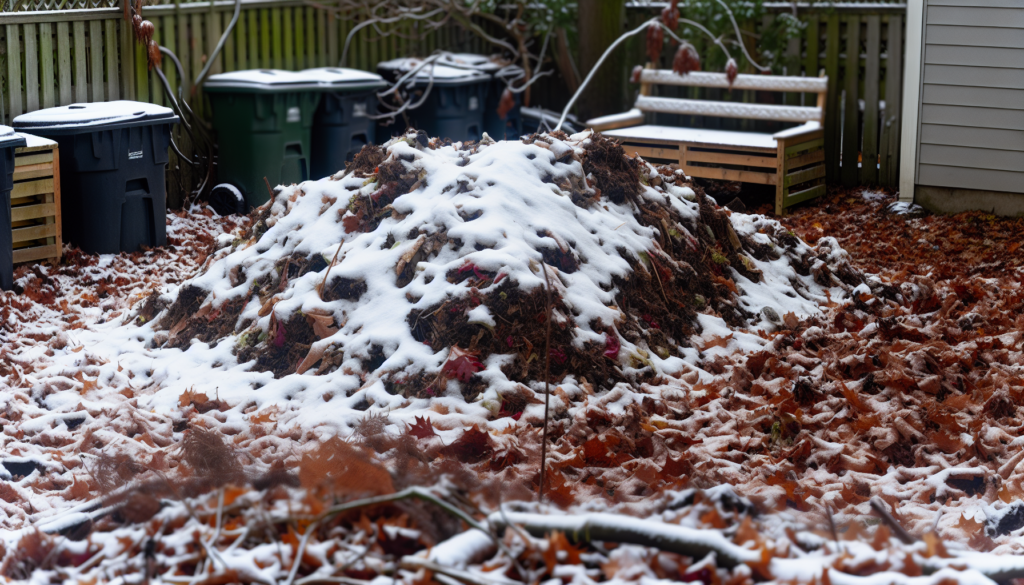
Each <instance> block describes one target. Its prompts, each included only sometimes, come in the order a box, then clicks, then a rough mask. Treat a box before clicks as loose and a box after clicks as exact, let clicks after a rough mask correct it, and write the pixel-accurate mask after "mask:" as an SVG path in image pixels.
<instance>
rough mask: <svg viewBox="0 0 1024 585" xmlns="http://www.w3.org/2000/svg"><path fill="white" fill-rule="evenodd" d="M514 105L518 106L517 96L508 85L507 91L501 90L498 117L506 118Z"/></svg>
mask: <svg viewBox="0 0 1024 585" xmlns="http://www.w3.org/2000/svg"><path fill="white" fill-rule="evenodd" d="M514 107H516V98H515V96H514V95H512V92H511V91H510V90H509V89H508V88H507V87H506V88H505V91H503V92H501V100H500V101H498V117H499V118H501V119H502V120H504V119H505V116H507V115H508V113H509V112H511V111H512V108H514Z"/></svg>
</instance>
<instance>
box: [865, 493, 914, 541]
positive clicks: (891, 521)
mask: <svg viewBox="0 0 1024 585" xmlns="http://www.w3.org/2000/svg"><path fill="white" fill-rule="evenodd" d="M869 503H870V504H871V509H872V510H874V512H875V514H877V515H878V517H879V518H881V519H882V520H883V521H884V522H885V523H886V524H888V525H889V528H891V529H892V532H893V534H895V535H896V538H898V539H900V542H902V543H903V544H913V543H914V542H915V541H916V540H917V539H916V538H914V537H913V535H911V534H910V533H909V532H907V529H906V528H903V526H902V525H901V524H900V523H899V521H897V520H896V518H894V517H893V515H892V514H890V513H889V509H888V508H886V506H885V502H883V501H882V500H880V499H879V498H878V496H875V497H873V498H871V501H870V502H869Z"/></svg>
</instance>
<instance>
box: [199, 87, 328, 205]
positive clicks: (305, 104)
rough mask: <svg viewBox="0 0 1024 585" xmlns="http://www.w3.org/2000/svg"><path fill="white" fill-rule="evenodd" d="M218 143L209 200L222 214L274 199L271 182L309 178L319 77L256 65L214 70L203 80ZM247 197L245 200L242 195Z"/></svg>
mask: <svg viewBox="0 0 1024 585" xmlns="http://www.w3.org/2000/svg"><path fill="white" fill-rule="evenodd" d="M203 90H204V91H205V92H206V94H207V95H208V96H209V98H210V106H211V107H212V109H213V129H214V132H215V133H216V138H217V143H218V148H217V152H218V158H217V181H218V183H221V185H218V186H217V187H215V188H214V190H213V192H212V193H211V194H210V203H211V204H213V206H214V209H216V210H217V212H218V213H224V212H236V211H245V209H247V208H248V207H250V206H251V207H255V206H258V205H262V204H263V203H265V202H266V201H267V200H268V199H269V198H270V194H269V193H268V192H267V187H266V185H265V184H264V182H263V179H264V177H266V179H267V180H268V181H269V182H270V185H271V186H275V185H280V184H285V185H288V184H291V183H299V182H302V181H305V180H308V179H309V178H310V168H309V165H310V130H311V129H312V126H313V115H314V113H315V112H316V107H317V105H318V104H319V103H320V98H321V96H322V93H321V83H320V81H318V80H317V79H316V76H308V75H303V74H301V73H297V72H293V71H279V70H273V69H252V70H246V71H233V72H231V73H220V74H217V75H211V76H210V77H209V78H208V79H207V80H206V82H205V83H204V84H203ZM239 195H240V196H241V197H242V198H244V202H242V201H239V200H238V199H237V197H238V196H239Z"/></svg>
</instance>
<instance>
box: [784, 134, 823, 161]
mask: <svg viewBox="0 0 1024 585" xmlns="http://www.w3.org/2000/svg"><path fill="white" fill-rule="evenodd" d="M824 144H825V139H824V138H816V139H814V140H809V141H807V142H800V143H797V144H788V145H787V146H786V158H787V159H789V158H794V157H796V156H798V155H800V154H802V153H804V152H807V151H808V150H811V149H812V148H818V147H820V146H822V145H824Z"/></svg>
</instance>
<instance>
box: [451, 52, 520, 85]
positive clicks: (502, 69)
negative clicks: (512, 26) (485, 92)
mask: <svg viewBox="0 0 1024 585" xmlns="http://www.w3.org/2000/svg"><path fill="white" fill-rule="evenodd" d="M439 62H440V63H442V64H444V65H451V66H452V67H456V68H462V69H476V70H477V71H483V72H484V73H489V74H491V75H493V76H494V77H497V78H499V79H513V80H514V79H519V78H520V77H522V76H523V75H524V72H523V68H522V67H520V66H518V65H515V64H513V63H511V62H509V60H508V59H505V58H503V57H502V56H501V55H491V56H490V57H488V56H486V55H477V54H476V53H449V54H446V55H444V56H442V57H441V59H439Z"/></svg>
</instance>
